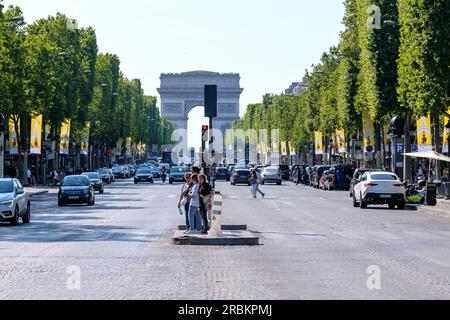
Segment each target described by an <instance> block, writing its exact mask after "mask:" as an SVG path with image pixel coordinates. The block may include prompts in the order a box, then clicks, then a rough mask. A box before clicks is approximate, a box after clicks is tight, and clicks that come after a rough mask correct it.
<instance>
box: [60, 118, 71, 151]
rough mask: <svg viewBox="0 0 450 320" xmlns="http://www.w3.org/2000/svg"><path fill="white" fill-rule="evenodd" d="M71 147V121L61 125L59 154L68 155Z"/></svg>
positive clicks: (68, 120)
mask: <svg viewBox="0 0 450 320" xmlns="http://www.w3.org/2000/svg"><path fill="white" fill-rule="evenodd" d="M69 146H70V119H67V120H65V121H64V122H63V123H62V124H61V134H60V142H59V154H63V155H68V154H69Z"/></svg>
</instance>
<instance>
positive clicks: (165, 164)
mask: <svg viewBox="0 0 450 320" xmlns="http://www.w3.org/2000/svg"><path fill="white" fill-rule="evenodd" d="M159 168H160V169H162V168H164V169H166V170H167V171H170V164H169V163H160V164H159Z"/></svg>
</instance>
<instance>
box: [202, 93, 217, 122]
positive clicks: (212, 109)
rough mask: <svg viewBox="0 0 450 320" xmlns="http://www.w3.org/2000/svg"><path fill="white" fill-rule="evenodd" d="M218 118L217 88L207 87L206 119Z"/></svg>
mask: <svg viewBox="0 0 450 320" xmlns="http://www.w3.org/2000/svg"><path fill="white" fill-rule="evenodd" d="M215 117H217V86H216V85H206V86H205V118H215Z"/></svg>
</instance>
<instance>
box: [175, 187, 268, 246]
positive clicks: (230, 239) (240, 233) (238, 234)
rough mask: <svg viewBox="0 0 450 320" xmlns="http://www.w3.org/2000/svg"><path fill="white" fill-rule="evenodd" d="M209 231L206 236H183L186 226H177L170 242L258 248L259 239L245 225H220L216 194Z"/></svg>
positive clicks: (218, 201) (187, 244)
mask: <svg viewBox="0 0 450 320" xmlns="http://www.w3.org/2000/svg"><path fill="white" fill-rule="evenodd" d="M213 204H214V205H213V214H212V219H211V220H212V222H211V229H210V231H209V232H208V234H201V233H192V234H188V235H187V234H185V231H186V226H178V230H177V231H175V235H174V236H173V238H172V242H173V243H174V244H175V245H184V246H258V245H259V237H258V236H256V235H254V234H253V233H252V232H250V231H248V230H247V226H246V225H222V224H221V220H222V196H221V195H220V192H216V194H215V196H214V201H213Z"/></svg>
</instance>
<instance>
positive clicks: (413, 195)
mask: <svg viewBox="0 0 450 320" xmlns="http://www.w3.org/2000/svg"><path fill="white" fill-rule="evenodd" d="M405 185H406V200H407V201H408V203H410V204H424V203H425V198H426V196H427V182H426V181H425V180H419V181H417V183H415V184H414V183H406V184H405Z"/></svg>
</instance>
